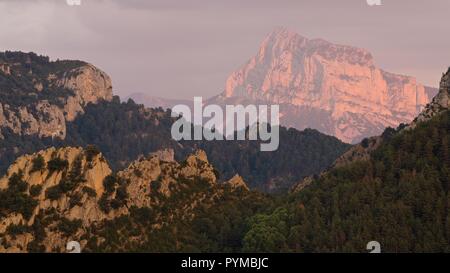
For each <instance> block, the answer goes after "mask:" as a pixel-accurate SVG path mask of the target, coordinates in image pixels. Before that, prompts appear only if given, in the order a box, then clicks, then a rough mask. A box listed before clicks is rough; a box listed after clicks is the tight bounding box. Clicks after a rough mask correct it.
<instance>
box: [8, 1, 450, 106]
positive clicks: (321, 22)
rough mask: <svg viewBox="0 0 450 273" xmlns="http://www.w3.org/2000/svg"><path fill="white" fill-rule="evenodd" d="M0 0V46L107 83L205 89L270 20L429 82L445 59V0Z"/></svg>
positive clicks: (163, 91) (181, 93)
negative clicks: (78, 67) (95, 71)
mask: <svg viewBox="0 0 450 273" xmlns="http://www.w3.org/2000/svg"><path fill="white" fill-rule="evenodd" d="M382 1H383V6H381V7H369V6H368V5H367V4H366V1H365V0H346V1H333V0H328V1H326V0H315V1H304V0H303V1H301V0H296V1H286V0H284V1H283V0H279V1H276V0H273V1H269V0H246V1H244V0H221V1H218V0H182V1H180V0H156V1H149V0H82V2H83V4H82V6H81V7H69V6H67V5H66V4H65V0H47V1H46V0H23V1H20V0H19V1H11V0H10V1H5V0H0V25H1V26H0V30H1V31H0V40H1V41H2V43H1V44H0V50H6V49H8V50H14V49H17V50H26V51H35V52H38V53H43V54H47V55H50V56H51V57H53V58H76V59H83V60H86V61H89V62H92V63H94V64H95V65H97V66H99V67H100V68H102V69H103V70H105V71H106V72H108V73H109V74H111V76H112V78H113V81H114V82H113V84H114V87H115V92H116V93H119V94H120V95H126V94H129V93H132V92H146V93H148V94H150V95H155V96H163V97H171V98H177V97H180V98H192V96H193V95H203V96H212V95H215V94H217V93H219V92H221V91H222V90H223V88H224V84H225V80H226V77H227V76H228V74H229V73H230V72H232V71H233V70H234V69H236V68H237V67H239V66H240V65H241V64H243V63H244V62H245V61H246V60H247V59H248V58H249V57H251V56H252V55H254V54H255V52H256V51H257V49H258V46H259V43H260V42H261V41H262V39H263V38H264V36H265V35H266V34H267V33H269V32H270V31H271V30H272V29H273V28H274V27H275V26H286V27H288V28H290V29H292V30H295V31H297V32H298V33H300V34H302V35H304V36H307V37H310V38H324V39H326V40H330V41H332V42H336V43H341V44H348V45H354V46H358V47H363V48H366V49H368V50H370V51H371V52H372V53H373V55H374V56H375V60H376V62H377V64H378V65H379V66H381V67H383V68H385V69H386V70H389V71H392V72H397V73H402V74H408V75H413V76H416V77H418V79H419V81H421V82H425V83H427V84H432V85H437V81H438V79H439V76H440V73H441V72H442V71H443V70H444V68H445V67H446V66H447V65H449V61H450V51H449V50H448V48H450V37H449V36H448V35H443V33H448V31H449V29H448V16H447V13H448V11H449V10H450V1H448V0H435V1H422V0H382Z"/></svg>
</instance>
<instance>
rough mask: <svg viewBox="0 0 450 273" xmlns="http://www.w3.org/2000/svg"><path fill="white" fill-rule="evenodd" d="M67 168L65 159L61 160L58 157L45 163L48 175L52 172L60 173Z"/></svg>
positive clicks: (67, 164)
mask: <svg viewBox="0 0 450 273" xmlns="http://www.w3.org/2000/svg"><path fill="white" fill-rule="evenodd" d="M68 167H69V162H68V161H67V160H65V159H61V158H59V157H57V158H53V159H51V160H50V161H49V162H47V168H48V170H49V172H50V173H53V172H61V171H64V170H65V169H66V168H68Z"/></svg>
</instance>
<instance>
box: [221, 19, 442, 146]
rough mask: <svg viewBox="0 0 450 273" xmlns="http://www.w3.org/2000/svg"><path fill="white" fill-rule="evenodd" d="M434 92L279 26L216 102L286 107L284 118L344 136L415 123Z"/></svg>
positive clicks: (355, 51)
mask: <svg viewBox="0 0 450 273" xmlns="http://www.w3.org/2000/svg"><path fill="white" fill-rule="evenodd" d="M436 93H437V90H436V89H433V88H428V87H424V86H423V85H422V84H420V83H417V81H416V79H415V78H413V77H407V76H401V75H396V74H392V73H388V72H385V71H383V70H381V69H379V68H377V67H375V65H374V61H373V57H372V55H371V54H370V53H369V52H368V51H366V50H364V49H359V48H354V47H350V46H342V45H335V44H332V43H329V42H327V41H324V40H321V39H314V40H309V39H307V38H304V37H302V36H300V35H298V34H296V33H294V32H291V31H289V30H286V29H284V28H279V29H276V30H275V31H274V32H272V33H271V34H270V35H269V36H268V37H267V38H266V39H265V40H264V41H263V42H262V44H261V47H260V49H259V52H258V53H257V55H256V56H255V57H253V58H252V59H250V60H249V61H248V62H247V63H246V64H245V65H244V66H243V67H241V68H240V69H239V70H238V71H236V72H234V73H232V74H231V76H230V77H229V78H228V80H227V82H226V88H225V91H224V93H223V94H222V95H220V96H218V97H216V98H215V100H219V101H223V102H224V101H230V100H231V101H236V100H239V101H240V102H242V101H243V100H244V101H246V102H247V103H252V102H256V101H258V102H261V101H264V102H269V103H277V104H280V105H281V113H282V118H281V124H282V125H285V126H291V127H296V128H298V129H304V128H306V127H310V128H314V129H318V130H320V131H322V132H324V133H327V134H331V135H334V136H336V137H338V138H339V139H341V140H343V141H345V142H351V143H354V142H358V141H360V140H361V139H362V138H364V137H367V136H372V135H377V134H379V133H381V132H382V131H383V130H384V128H386V127H388V126H391V127H396V126H398V125H399V124H400V123H409V122H411V121H412V120H413V119H414V118H415V117H416V116H417V114H418V113H420V111H421V109H422V108H423V107H424V106H425V105H426V104H427V103H429V102H430V100H431V98H432V97H433V96H434V95H435V94H436Z"/></svg>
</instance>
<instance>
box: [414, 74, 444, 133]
mask: <svg viewBox="0 0 450 273" xmlns="http://www.w3.org/2000/svg"><path fill="white" fill-rule="evenodd" d="M449 108H450V68H449V69H448V71H447V72H446V73H444V74H443V75H442V79H441V82H440V85H439V93H438V94H437V95H436V96H435V97H434V98H433V100H432V102H431V103H430V104H428V105H427V106H426V107H425V109H424V110H423V111H422V112H421V113H420V114H419V116H418V117H417V118H416V119H415V120H414V122H413V123H412V124H411V126H412V127H414V126H415V124H417V123H419V122H423V121H427V120H429V119H431V118H432V117H434V116H435V115H437V114H439V113H441V112H443V111H446V110H448V109H449Z"/></svg>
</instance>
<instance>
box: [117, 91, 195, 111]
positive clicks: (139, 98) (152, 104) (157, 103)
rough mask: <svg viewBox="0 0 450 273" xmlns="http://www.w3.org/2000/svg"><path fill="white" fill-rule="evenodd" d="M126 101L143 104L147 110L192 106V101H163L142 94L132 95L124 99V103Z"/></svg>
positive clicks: (162, 99) (163, 99)
mask: <svg viewBox="0 0 450 273" xmlns="http://www.w3.org/2000/svg"><path fill="white" fill-rule="evenodd" d="M128 99H132V100H133V101H134V102H136V103H138V104H143V105H144V106H145V107H149V108H158V107H161V108H163V109H167V108H170V109H172V108H173V106H175V105H177V104H183V105H192V104H193V100H177V99H165V98H160V97H153V96H150V95H147V94H144V93H133V94H131V95H129V96H128V97H125V101H127V100H128Z"/></svg>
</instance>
